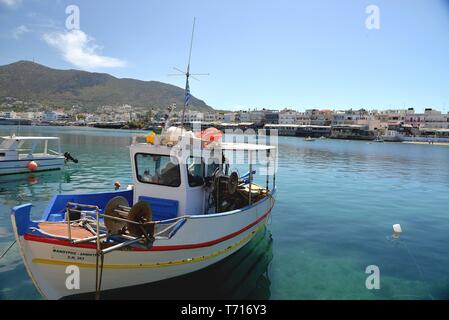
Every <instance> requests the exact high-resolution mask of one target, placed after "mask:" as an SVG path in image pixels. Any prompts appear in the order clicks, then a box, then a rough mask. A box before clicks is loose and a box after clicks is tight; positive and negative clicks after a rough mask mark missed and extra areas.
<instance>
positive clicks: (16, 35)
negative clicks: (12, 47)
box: [12, 25, 31, 39]
mask: <svg viewBox="0 0 449 320" xmlns="http://www.w3.org/2000/svg"><path fill="white" fill-rule="evenodd" d="M30 31H31V30H30V29H28V28H27V26H24V25H21V26H18V27H17V28H15V29H14V30H13V31H12V36H13V37H14V39H19V38H20V37H21V36H22V35H23V34H25V33H27V32H30Z"/></svg>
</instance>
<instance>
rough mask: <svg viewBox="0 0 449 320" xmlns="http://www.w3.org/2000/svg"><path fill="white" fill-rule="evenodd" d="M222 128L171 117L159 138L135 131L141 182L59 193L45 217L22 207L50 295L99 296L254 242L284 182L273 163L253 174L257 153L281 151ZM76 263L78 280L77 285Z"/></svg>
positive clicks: (20, 226)
mask: <svg viewBox="0 0 449 320" xmlns="http://www.w3.org/2000/svg"><path fill="white" fill-rule="evenodd" d="M211 132H212V133H211ZM220 135H221V134H220V132H219V131H218V130H216V129H211V130H209V131H208V130H204V131H202V132H201V133H199V135H198V134H197V135H195V134H194V133H192V132H191V131H185V129H183V128H177V127H170V128H167V130H166V131H165V132H164V133H163V135H161V136H160V137H159V138H158V136H155V135H152V136H147V137H146V140H147V141H148V142H147V141H145V142H138V141H137V140H138V139H134V140H135V141H134V142H133V144H132V145H131V146H130V158H131V165H132V178H133V186H132V188H131V187H130V188H127V189H126V190H118V191H114V192H106V193H89V194H67V195H56V196H54V197H53V199H52V200H51V201H50V203H49V204H48V206H47V209H46V210H45V211H44V213H43V217H42V219H41V220H39V221H33V220H31V219H30V213H31V208H32V204H24V205H20V206H17V207H14V208H13V209H12V215H11V218H12V224H13V229H14V233H15V237H16V241H17V243H18V244H19V247H20V252H21V255H22V258H23V261H24V264H25V267H26V269H27V271H28V273H29V275H30V277H31V279H32V280H33V282H34V284H35V286H36V287H37V288H38V290H39V291H40V292H41V293H42V295H43V296H45V297H46V298H49V299H60V298H63V297H67V296H70V295H75V294H83V293H90V292H95V293H96V294H97V295H98V296H99V295H100V292H101V290H109V289H117V288H124V287H129V286H133V285H140V284H145V283H151V282H155V281H159V280H163V279H168V278H173V277H176V276H180V275H184V274H187V273H190V272H194V271H197V270H200V269H203V268H205V267H207V266H209V265H211V264H214V263H216V262H218V261H220V260H222V259H224V258H225V257H227V256H229V255H231V254H232V253H234V252H236V251H237V250H239V249H240V248H242V247H243V246H244V245H245V244H246V243H248V242H249V241H250V240H251V238H253V237H254V235H255V234H256V233H257V232H258V231H259V230H260V229H261V228H263V227H264V225H265V223H266V222H267V219H268V217H269V215H270V212H271V210H272V208H273V205H274V192H275V175H272V179H269V178H268V177H269V174H268V171H267V179H266V185H264V186H262V185H260V184H256V183H254V182H253V176H254V173H255V172H254V170H253V160H252V159H255V158H256V154H258V153H259V154H260V153H265V154H267V156H268V158H267V159H274V158H273V157H270V154H273V153H274V149H275V147H274V146H269V145H259V144H246V143H225V142H221V141H217V140H218V137H219V136H220ZM205 139H207V141H206V140H205ZM185 140H188V141H193V145H199V147H198V148H197V149H196V148H191V147H192V144H188V143H187V144H186V143H185ZM180 141H183V142H180ZM185 146H187V147H185ZM186 150H190V151H191V152H193V153H194V154H195V152H196V156H192V155H189V156H186V152H187V151H186ZM229 152H231V153H234V152H244V153H246V154H248V155H249V162H248V163H247V165H248V169H249V171H248V174H246V175H243V176H242V177H239V175H238V173H237V171H232V172H229V171H230V170H229V169H230V167H229V164H226V160H225V161H222V160H223V159H227V156H226V155H225V154H228V153H229ZM206 155H208V156H207V157H206ZM228 157H229V156H228ZM258 157H259V156H258ZM270 163H271V161H269V162H267V166H270ZM271 180H272V181H271ZM73 268H76V270H79V271H78V272H79V279H78V281H79V284H78V285H75V286H70V285H67V279H68V273H70V270H73ZM74 288H75V289H74Z"/></svg>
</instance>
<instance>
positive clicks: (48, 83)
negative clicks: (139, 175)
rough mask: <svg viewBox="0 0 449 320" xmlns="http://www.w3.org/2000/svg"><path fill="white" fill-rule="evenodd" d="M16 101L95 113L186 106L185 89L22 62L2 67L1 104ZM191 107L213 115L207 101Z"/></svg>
mask: <svg viewBox="0 0 449 320" xmlns="http://www.w3.org/2000/svg"><path fill="white" fill-rule="evenodd" d="M6 97H13V98H16V99H19V100H22V101H33V102H38V103H42V104H44V105H48V106H52V107H66V108H67V107H71V106H72V105H79V106H83V107H85V108H86V109H87V110H94V109H96V108H97V107H100V106H103V105H110V106H118V105H123V104H129V105H132V106H134V107H156V108H166V107H167V106H169V105H171V104H172V103H176V105H177V106H178V110H180V109H181V106H183V105H184V89H182V88H179V87H176V86H173V85H170V84H166V83H163V82H158V81H141V80H134V79H126V78H125V79H119V78H116V77H113V76H111V75H109V74H106V73H93V72H86V71H80V70H72V69H71V70H57V69H52V68H48V67H46V66H43V65H40V64H37V63H34V62H30V61H18V62H15V63H12V64H8V65H4V66H0V100H3V99H4V98H6ZM189 107H190V108H191V109H192V110H198V111H203V112H204V111H213V109H212V107H210V106H208V105H207V104H206V103H205V102H204V101H202V100H199V99H197V98H194V97H192V98H191V99H190V104H189Z"/></svg>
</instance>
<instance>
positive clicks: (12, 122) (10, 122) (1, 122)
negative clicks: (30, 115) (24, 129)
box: [0, 118, 31, 126]
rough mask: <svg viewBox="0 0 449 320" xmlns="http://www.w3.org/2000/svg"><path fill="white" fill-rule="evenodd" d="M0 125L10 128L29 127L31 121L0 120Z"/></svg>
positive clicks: (16, 119)
mask: <svg viewBox="0 0 449 320" xmlns="http://www.w3.org/2000/svg"><path fill="white" fill-rule="evenodd" d="M0 125H10V126H17V125H22V126H29V125H31V120H28V119H18V118H0Z"/></svg>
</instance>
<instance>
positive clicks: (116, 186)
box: [114, 181, 121, 190]
mask: <svg viewBox="0 0 449 320" xmlns="http://www.w3.org/2000/svg"><path fill="white" fill-rule="evenodd" d="M114 187H115V190H118V189H120V187H121V184H120V181H116V182H114Z"/></svg>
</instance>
